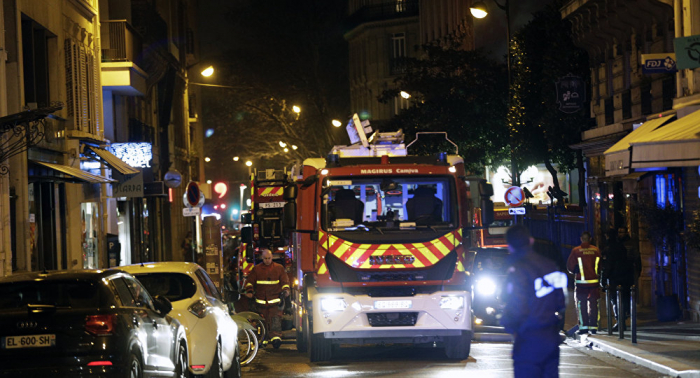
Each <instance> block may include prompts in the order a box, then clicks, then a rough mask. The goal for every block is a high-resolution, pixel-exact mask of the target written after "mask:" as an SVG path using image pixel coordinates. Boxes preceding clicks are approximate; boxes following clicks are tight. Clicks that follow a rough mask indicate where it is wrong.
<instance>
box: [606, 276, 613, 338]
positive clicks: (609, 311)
mask: <svg viewBox="0 0 700 378" xmlns="http://www.w3.org/2000/svg"><path fill="white" fill-rule="evenodd" d="M605 311H606V312H607V315H608V336H612V334H613V324H612V322H613V312H612V304H611V302H610V285H605Z"/></svg>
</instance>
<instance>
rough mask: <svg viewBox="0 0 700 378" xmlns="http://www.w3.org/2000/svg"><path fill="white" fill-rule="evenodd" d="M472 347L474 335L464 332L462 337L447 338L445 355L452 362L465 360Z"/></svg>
mask: <svg viewBox="0 0 700 378" xmlns="http://www.w3.org/2000/svg"><path fill="white" fill-rule="evenodd" d="M471 346H472V333H471V332H470V331H462V335H460V336H448V337H445V354H446V355H447V358H449V359H452V360H465V359H467V358H468V357H469V350H470V349H471Z"/></svg>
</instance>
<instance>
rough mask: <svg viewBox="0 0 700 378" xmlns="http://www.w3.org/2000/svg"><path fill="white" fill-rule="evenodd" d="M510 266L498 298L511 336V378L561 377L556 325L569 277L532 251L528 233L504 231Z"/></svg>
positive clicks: (520, 229) (517, 229)
mask: <svg viewBox="0 0 700 378" xmlns="http://www.w3.org/2000/svg"><path fill="white" fill-rule="evenodd" d="M506 242H507V243H508V249H509V250H510V252H511V259H510V264H509V265H510V267H509V268H508V275H507V277H506V280H505V285H504V289H503V292H502V295H501V297H502V298H503V301H504V304H505V307H504V310H503V316H502V318H501V325H503V326H504V327H505V330H506V332H508V333H512V334H513V336H514V338H515V340H514V342H513V370H514V372H515V378H525V377H527V378H530V377H547V378H551V377H558V376H559V344H560V343H561V338H560V337H559V328H560V326H559V323H560V321H561V319H562V318H563V316H564V310H565V309H566V290H567V276H566V274H565V273H564V272H561V271H559V269H558V268H557V265H556V264H555V263H554V262H553V261H551V260H550V259H548V258H546V257H543V256H541V255H539V254H537V253H535V252H534V251H533V250H532V245H533V244H534V239H533V238H532V237H531V236H530V233H529V232H528V230H527V228H525V227H524V226H522V225H516V226H513V227H511V228H509V229H508V231H506Z"/></svg>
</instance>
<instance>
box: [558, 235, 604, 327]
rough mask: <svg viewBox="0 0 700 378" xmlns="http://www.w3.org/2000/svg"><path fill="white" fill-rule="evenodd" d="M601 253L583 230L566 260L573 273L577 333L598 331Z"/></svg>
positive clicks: (567, 266) (570, 271)
mask: <svg viewBox="0 0 700 378" xmlns="http://www.w3.org/2000/svg"><path fill="white" fill-rule="evenodd" d="M600 260H601V254H600V250H599V249H598V247H596V246H594V245H593V244H591V233H590V232H588V231H584V232H583V233H582V234H581V245H579V246H578V247H575V248H574V249H573V250H571V254H570V255H569V259H568V260H567V261H566V269H568V270H569V273H572V274H575V277H574V279H575V281H574V283H575V284H576V285H575V288H574V298H575V300H576V308H577V309H578V314H579V319H578V321H579V327H578V328H579V329H578V331H576V333H578V334H579V335H583V334H586V333H589V332H590V333H591V334H595V333H597V332H598V322H599V321H600V314H599V312H598V302H599V301H600V291H598V285H599V283H600V277H599V274H600V273H599V272H600V271H599V270H598V269H599V267H598V265H599V264H600V263H601V261H600Z"/></svg>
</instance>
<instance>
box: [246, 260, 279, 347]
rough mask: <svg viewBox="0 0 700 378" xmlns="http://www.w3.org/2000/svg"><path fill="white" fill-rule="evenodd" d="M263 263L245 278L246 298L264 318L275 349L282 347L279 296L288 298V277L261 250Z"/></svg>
mask: <svg viewBox="0 0 700 378" xmlns="http://www.w3.org/2000/svg"><path fill="white" fill-rule="evenodd" d="M262 259H263V263H262V264H258V265H256V266H255V268H253V271H251V272H250V274H249V275H248V278H246V284H245V291H246V294H245V295H246V297H248V298H253V295H255V304H256V305H257V308H258V312H260V314H261V315H262V316H263V317H264V318H265V322H266V323H267V329H268V330H269V333H270V343H272V346H273V347H275V349H277V348H279V347H280V345H282V311H281V310H280V307H279V306H280V305H281V304H282V303H284V302H283V301H282V298H281V295H283V296H285V297H287V296H289V277H288V276H287V272H285V270H284V267H283V266H282V265H280V264H277V263H276V262H273V261H272V252H270V250H269V249H263V252H262ZM280 294H281V295H280Z"/></svg>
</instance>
